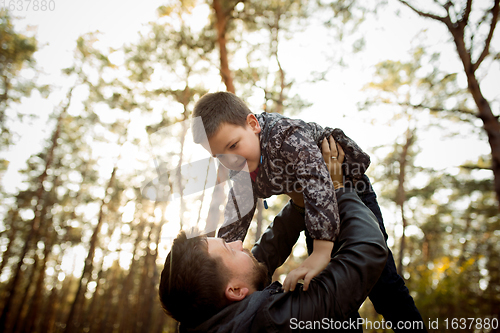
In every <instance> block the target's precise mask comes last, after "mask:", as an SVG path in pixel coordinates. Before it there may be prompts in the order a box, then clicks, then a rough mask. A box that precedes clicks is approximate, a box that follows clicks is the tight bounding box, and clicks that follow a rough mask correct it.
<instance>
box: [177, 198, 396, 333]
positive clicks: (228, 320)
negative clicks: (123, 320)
mask: <svg viewBox="0 0 500 333" xmlns="http://www.w3.org/2000/svg"><path fill="white" fill-rule="evenodd" d="M337 200H338V205H339V212H340V219H341V227H340V234H339V237H338V239H337V241H336V242H335V246H334V249H333V252H332V259H331V261H330V263H329V264H328V266H327V267H326V268H325V269H324V270H323V272H321V273H320V274H319V275H318V276H317V277H315V278H314V279H313V280H312V281H311V283H310V285H309V289H308V290H307V291H303V290H302V288H296V289H295V291H293V292H288V293H283V292H282V290H281V288H280V287H281V285H280V284H279V283H278V282H275V283H273V284H271V285H270V286H269V287H267V288H266V289H264V290H263V291H257V292H254V293H253V294H251V295H249V296H248V297H246V298H245V299H244V300H242V301H240V302H236V303H233V304H231V305H229V306H227V307H225V308H224V309H222V310H221V311H220V312H219V313H217V314H216V315H215V316H213V317H212V318H210V319H209V320H207V321H205V322H204V323H202V324H200V325H198V326H197V327H189V326H190V325H189V323H181V325H180V327H179V328H180V331H181V332H289V331H292V329H293V330H295V329H297V330H298V331H300V330H301V328H302V329H305V328H307V327H311V325H317V326H316V328H320V329H326V330H328V331H332V330H334V329H333V328H334V327H335V325H339V323H338V322H339V321H343V320H345V319H347V318H348V316H349V315H350V314H351V313H353V312H354V311H357V310H358V308H359V307H360V306H361V304H362V303H363V301H364V300H365V298H366V297H367V295H368V293H369V292H370V290H371V288H372V287H373V286H374V285H375V283H376V282H377V280H378V278H379V276H380V274H381V272H382V270H383V268H384V265H385V261H386V257H387V247H386V244H385V241H384V238H383V236H382V233H381V231H380V229H379V226H378V223H377V222H376V218H375V216H374V215H373V213H372V212H371V211H370V210H369V209H368V208H367V207H366V206H365V205H364V204H363V203H362V202H361V200H360V199H359V198H358V196H357V195H356V193H355V192H354V191H353V190H350V189H341V190H339V191H338V192H337ZM287 210H294V211H293V212H292V211H287ZM282 215H283V216H287V217H288V219H287V220H286V221H284V219H283V217H282ZM302 230H304V218H303V217H302V215H300V213H299V212H298V211H295V208H293V207H292V205H291V204H288V205H287V206H285V208H284V209H283V211H282V213H280V214H279V215H278V216H276V218H275V219H274V222H273V223H272V224H271V225H270V226H269V228H268V229H267V230H266V231H265V233H264V234H263V235H262V237H261V239H260V241H259V242H258V243H257V244H255V246H254V248H253V249H252V253H253V254H254V255H255V257H256V258H257V259H258V260H259V261H261V262H263V263H265V264H266V265H267V267H268V269H269V272H270V273H271V274H272V272H274V270H275V269H276V268H277V267H279V266H280V265H281V264H283V262H284V261H285V260H286V258H287V257H288V255H289V254H290V252H291V250H292V247H293V245H294V244H295V242H296V241H297V238H298V237H299V234H300V232H301V231H302ZM271 274H270V275H271ZM195 316H196V314H195V313H193V317H195Z"/></svg>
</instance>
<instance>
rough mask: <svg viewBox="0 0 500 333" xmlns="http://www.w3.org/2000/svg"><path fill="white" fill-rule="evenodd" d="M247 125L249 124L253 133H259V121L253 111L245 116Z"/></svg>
mask: <svg viewBox="0 0 500 333" xmlns="http://www.w3.org/2000/svg"><path fill="white" fill-rule="evenodd" d="M247 126H250V128H251V129H252V130H253V132H254V133H255V134H259V133H260V131H261V128H260V124H259V121H258V120H257V117H255V115H254V114H253V113H250V114H248V116H247Z"/></svg>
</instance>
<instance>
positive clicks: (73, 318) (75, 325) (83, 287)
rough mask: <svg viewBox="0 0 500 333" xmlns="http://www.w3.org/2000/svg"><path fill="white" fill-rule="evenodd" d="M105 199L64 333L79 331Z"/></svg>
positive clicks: (113, 179) (107, 187)
mask: <svg viewBox="0 0 500 333" xmlns="http://www.w3.org/2000/svg"><path fill="white" fill-rule="evenodd" d="M116 169H117V166H116V165H115V166H114V168H113V171H112V172H111V176H110V177H109V181H108V184H107V186H106V189H105V191H104V193H106V194H107V193H108V192H109V190H110V189H111V187H112V186H113V184H114V182H115V177H116ZM106 198H107V195H105V196H104V198H103V199H102V202H101V207H100V209H99V214H98V218H97V225H96V226H95V228H94V232H93V233H92V237H91V238H90V246H89V251H88V254H87V259H85V265H84V268H83V272H82V276H81V277H80V283H79V284H78V290H77V292H76V295H75V299H74V300H73V304H72V305H71V310H70V313H69V315H68V318H67V320H66V330H65V332H66V333H72V332H76V331H78V330H79V325H80V318H79V315H80V311H81V309H82V307H83V303H84V301H85V298H84V295H85V292H86V291H87V285H88V283H89V282H90V278H91V274H92V269H93V267H94V255H95V250H96V247H97V242H98V237H99V232H100V230H101V226H102V223H103V221H104V209H105V206H106Z"/></svg>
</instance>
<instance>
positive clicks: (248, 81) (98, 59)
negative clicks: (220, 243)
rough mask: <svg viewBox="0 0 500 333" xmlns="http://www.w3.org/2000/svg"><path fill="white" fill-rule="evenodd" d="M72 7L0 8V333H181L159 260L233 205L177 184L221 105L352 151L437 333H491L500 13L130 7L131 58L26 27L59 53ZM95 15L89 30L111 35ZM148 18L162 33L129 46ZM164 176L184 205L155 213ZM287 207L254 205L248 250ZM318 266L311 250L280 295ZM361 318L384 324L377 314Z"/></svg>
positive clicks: (197, 3) (220, 1)
mask: <svg viewBox="0 0 500 333" xmlns="http://www.w3.org/2000/svg"><path fill="white" fill-rule="evenodd" d="M35 2H36V6H38V7H36V8H37V9H35V7H33V6H35ZM96 3H97V2H96ZM123 3H128V2H123ZM115 4H117V6H119V4H120V2H115ZM28 5H31V6H32V7H30V8H28V7H27V6H28ZM71 6H73V4H72V3H71V2H68V3H64V4H63V3H61V2H59V1H57V0H52V1H38V2H37V1H33V3H32V2H28V1H25V2H23V1H8V0H5V1H2V8H1V12H0V45H1V47H0V128H1V137H0V140H1V141H0V142H1V143H0V177H1V178H0V179H1V181H2V186H1V188H0V200H1V207H0V221H1V222H0V249H1V251H0V252H1V259H0V260H1V261H0V311H1V314H0V331H1V332H173V331H174V330H175V326H176V324H175V322H174V321H173V320H172V319H170V318H168V317H167V316H166V315H165V314H163V312H162V310H161V308H160V305H159V302H158V297H157V287H158V281H159V274H160V272H161V269H162V267H163V261H164V260H165V257H166V254H167V253H168V251H169V248H170V244H171V242H172V239H173V238H174V237H175V236H176V234H177V233H178V231H179V230H180V229H182V228H184V229H186V228H189V227H191V226H194V225H198V226H201V227H204V226H205V221H206V220H214V221H219V220H220V218H221V217H222V209H223V206H224V204H225V195H226V194H225V193H226V191H227V188H226V190H224V187H223V185H222V186H216V187H214V186H205V187H204V188H200V189H199V191H198V192H196V193H193V192H192V191H191V192H190V193H184V189H186V188H187V185H188V182H189V181H188V180H186V179H184V178H183V174H182V172H181V168H180V166H182V165H185V164H186V163H190V162H194V161H196V160H199V159H200V158H201V156H200V155H199V153H198V152H197V151H196V150H195V149H194V148H193V147H192V146H191V141H192V139H191V138H190V137H189V135H190V134H189V129H188V128H187V127H186V126H184V124H186V123H185V122H183V121H184V120H186V119H189V117H190V113H191V111H192V108H193V104H194V102H195V101H196V100H197V99H198V98H199V97H200V96H202V95H203V94H204V93H206V92H208V91H217V90H228V91H231V92H234V93H236V94H237V95H239V96H241V97H242V98H244V99H245V100H246V101H247V102H248V104H249V105H250V107H251V109H252V110H253V111H254V112H256V113H260V112H262V111H267V112H279V113H282V114H285V115H287V116H291V117H300V118H302V119H304V120H307V121H315V122H318V123H319V124H320V125H322V126H330V127H339V128H342V129H343V130H344V131H345V132H346V134H347V135H348V136H350V137H351V138H353V139H354V140H355V141H357V142H358V143H359V144H360V145H361V146H362V148H363V149H365V150H366V151H368V152H369V153H370V155H371V156H372V165H371V167H370V168H369V171H368V174H369V176H370V178H371V179H372V181H373V183H374V187H375V190H376V192H377V194H378V197H379V203H380V205H381V206H382V209H383V214H384V219H385V224H386V228H387V229H388V233H389V245H390V247H391V249H392V251H393V253H394V257H395V259H396V264H397V265H398V270H399V271H400V274H401V275H402V276H404V278H405V280H406V283H407V286H408V288H409V289H410V291H411V293H412V295H413V296H414V299H415V302H416V303H417V307H418V308H419V310H420V311H421V314H422V317H423V318H424V321H425V322H426V324H427V323H428V320H431V321H435V320H436V319H439V321H440V324H439V325H440V326H439V328H437V329H433V328H432V327H431V328H429V331H433V332H440V331H443V330H444V326H443V325H444V324H443V321H444V320H445V319H447V318H448V319H449V325H450V328H451V320H452V318H482V319H483V324H485V323H486V322H487V320H486V319H488V321H489V322H491V325H489V326H487V325H483V326H482V327H476V328H475V329H472V328H469V327H467V328H466V329H460V327H458V328H457V329H456V331H464V332H472V331H476V332H492V331H495V329H494V327H493V326H494V323H495V320H497V321H496V325H497V327H498V317H499V314H500V243H499V240H500V220H499V200H498V199H499V197H500V124H499V120H498V119H499V118H498V117H499V116H500V112H499V110H500V94H499V92H500V91H499V89H498V87H500V69H499V68H500V65H499V63H500V53H499V52H500V37H499V34H498V32H495V28H496V24H497V22H498V20H499V15H498V14H499V6H500V5H499V1H498V0H460V1H458V0H457V1H444V0H428V1H408V2H406V1H402V0H398V1H396V0H390V1H385V0H381V1H359V0H316V1H307V0H306V1H301V0H265V1H260V0H259V1H258V0H245V1H238V0H208V1H203V0H185V1H168V0H165V1H158V3H157V4H155V5H154V8H153V7H152V8H151V9H150V10H149V9H147V8H146V6H144V7H142V8H137V13H136V12H135V11H134V10H133V9H130V8H133V7H130V6H129V9H128V15H127V16H126V17H125V18H124V22H125V23H122V25H121V26H120V25H118V23H117V26H118V27H119V28H120V29H122V28H123V30H124V32H123V34H127V36H126V39H124V40H123V41H122V40H121V39H120V40H119V43H120V45H118V46H117V45H116V44H117V43H116V41H115V43H112V42H109V37H108V38H107V36H106V32H105V31H102V32H96V31H88V32H87V33H85V34H81V36H80V37H77V38H74V39H73V41H72V43H71V48H72V53H71V54H70V56H69V57H68V54H67V53H63V52H58V51H55V50H54V49H51V47H52V46H51V45H52V44H51V43H48V42H47V41H45V40H44V41H39V40H38V38H39V37H38V36H37V30H36V28H34V27H31V26H28V24H33V25H36V24H35V23H36V22H38V21H36V20H35V19H36V18H37V17H38V18H40V17H43V23H37V24H39V25H40V29H41V27H42V26H43V25H44V24H45V25H51V26H53V27H54V28H55V30H54V31H59V33H61V36H64V32H65V30H69V29H70V27H71V21H69V22H68V20H66V21H64V18H63V16H64V15H65V13H66V12H65V10H66V11H68V13H69V11H73V12H74V11H77V10H78V9H76V7H75V8H72V7H71ZM75 6H76V5H75ZM137 6H139V5H137ZM150 6H151V5H150ZM155 8H156V9H155ZM117 10H118V9H117ZM98 11H99V8H97V7H96V8H94V11H93V12H92V15H90V16H89V17H87V18H88V19H89V21H91V20H106V16H105V15H104V16H103V15H101V14H102V13H98ZM145 11H148V13H149V14H148V15H149V16H148V15H142V14H141V13H144V12H145ZM35 12H36V13H35ZM35 14H36V15H38V16H35ZM30 15H32V16H30ZM43 15H45V16H43ZM81 15H85V13H83V11H82V14H81ZM109 15H111V14H109ZM135 15H137V17H141V20H145V19H144V18H145V17H148V19H147V20H145V21H143V24H142V25H141V26H140V28H139V29H136V30H135V32H134V34H129V33H128V32H127V31H129V30H127V27H126V25H130V26H135V25H134V24H133V22H134V17H135ZM140 15H142V16H140ZM30 18H33V22H30ZM110 21H111V22H110V23H111V24H112V19H110ZM148 21H149V23H146V22H148ZM127 22H128V23H127ZM75 24H77V21H76V20H75ZM388 36H389V37H388ZM52 38H53V39H54V40H57V38H58V36H57V35H52ZM61 38H62V37H61ZM47 54H49V55H50V61H49V62H48V64H45V63H46V62H47ZM57 65H61V66H62V68H61V69H62V70H58V71H57V73H54V72H51V71H50V70H49V71H48V70H47V69H46V68H54V67H57ZM51 66H52V67H51ZM165 128H169V129H171V130H170V132H169V133H170V137H163V136H161V135H157V134H158V133H161V132H159V131H160V130H162V129H165ZM155 135H156V136H155ZM158 138H160V139H161V140H163V141H158V140H157V139H158ZM20 156H21V157H22V158H21V159H22V161H21V162H22V163H20V162H19V160H20ZM158 156H161V158H160V160H158ZM158 162H160V164H161V165H162V166H163V167H164V168H166V169H167V170H176V171H179V172H171V173H170V174H169V176H170V177H169V178H168V179H167V180H166V181H165V182H163V185H164V186H163V188H162V190H164V191H167V192H169V191H170V192H169V193H178V194H180V196H179V197H178V198H176V199H175V200H166V199H165V200H159V199H158V198H157V199H158V200H151V199H154V198H152V197H151V196H144V195H143V193H144V192H143V191H142V190H143V188H144V185H145V184H146V183H147V182H148V181H151V180H153V179H154V178H155V177H158V174H156V175H155V163H156V165H158ZM286 200H287V198H284V197H281V196H280V197H277V198H273V199H272V200H269V201H268V202H269V203H270V207H269V209H267V210H265V209H263V206H262V203H259V210H258V212H257V214H256V216H255V218H254V221H253V222H252V226H251V230H250V232H249V234H248V235H247V238H246V240H245V243H246V245H247V246H251V244H252V243H253V242H254V241H255V240H256V239H258V237H259V235H260V234H261V232H262V230H263V229H264V228H266V227H267V225H268V224H269V223H270V221H272V219H273V217H274V216H275V215H276V214H277V213H278V212H279V210H280V208H281V207H282V206H283V205H284V204H285V202H286ZM305 256H306V250H305V245H304V242H303V239H301V241H300V242H299V244H297V246H296V247H295V250H294V252H293V254H292V256H291V257H290V258H289V260H288V261H287V263H285V265H284V266H283V267H281V268H280V269H279V271H278V272H277V273H276V274H275V277H276V279H280V278H282V277H283V275H284V274H286V273H287V272H288V271H289V270H291V269H293V268H294V267H296V266H297V265H298V263H299V262H300V261H301V260H303V259H304V257H305ZM360 311H361V316H362V317H364V318H368V319H369V320H381V319H382V318H381V317H378V315H377V314H376V312H375V311H374V309H373V307H372V306H371V304H370V302H369V300H367V301H366V302H365V304H364V305H363V307H362V308H361V310H360ZM368 331H371V330H368ZM373 331H375V330H373ZM382 331H384V330H382V329H380V330H378V332H382Z"/></svg>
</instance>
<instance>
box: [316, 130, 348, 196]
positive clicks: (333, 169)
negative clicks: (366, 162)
mask: <svg viewBox="0 0 500 333" xmlns="http://www.w3.org/2000/svg"><path fill="white" fill-rule="evenodd" d="M321 153H322V154H323V159H324V160H325V163H326V166H327V167H328V172H330V178H331V179H332V182H333V187H335V189H338V188H341V187H344V175H343V174H342V163H343V162H344V156H345V154H344V150H343V149H342V147H341V146H339V145H337V143H336V142H335V140H334V139H333V136H330V137H329V138H328V140H326V138H325V139H323V142H322V143H321Z"/></svg>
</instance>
